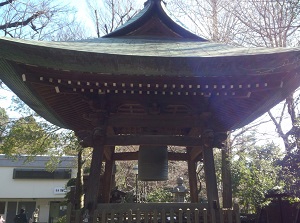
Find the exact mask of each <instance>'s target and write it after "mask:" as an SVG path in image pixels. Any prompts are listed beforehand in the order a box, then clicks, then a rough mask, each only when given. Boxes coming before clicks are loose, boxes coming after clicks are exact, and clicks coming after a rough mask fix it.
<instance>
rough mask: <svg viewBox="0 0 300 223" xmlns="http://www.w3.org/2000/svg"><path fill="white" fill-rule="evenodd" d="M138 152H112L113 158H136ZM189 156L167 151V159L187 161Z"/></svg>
mask: <svg viewBox="0 0 300 223" xmlns="http://www.w3.org/2000/svg"><path fill="white" fill-rule="evenodd" d="M138 154H139V152H123V153H114V154H113V157H112V159H113V160H138ZM188 158H189V156H188V154H187V153H173V152H168V160H174V161H187V160H188Z"/></svg>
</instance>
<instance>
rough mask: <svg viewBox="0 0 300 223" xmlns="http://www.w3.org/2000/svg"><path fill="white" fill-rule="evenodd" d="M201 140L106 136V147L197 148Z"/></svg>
mask: <svg viewBox="0 0 300 223" xmlns="http://www.w3.org/2000/svg"><path fill="white" fill-rule="evenodd" d="M200 143H201V139H200V138H199V137H191V136H164V135H116V136H107V137H106V140H105V142H104V144H105V145H106V146H127V145H153V146H154V145H169V146H171V145H173V146H189V147H190V146H191V147H194V146H199V145H200Z"/></svg>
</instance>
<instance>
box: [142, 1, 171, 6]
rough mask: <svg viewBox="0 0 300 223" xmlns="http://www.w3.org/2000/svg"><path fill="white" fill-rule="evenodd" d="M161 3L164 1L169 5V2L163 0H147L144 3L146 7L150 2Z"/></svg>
mask: <svg viewBox="0 0 300 223" xmlns="http://www.w3.org/2000/svg"><path fill="white" fill-rule="evenodd" d="M151 2H153V3H160V2H163V3H164V4H165V5H167V3H166V2H165V1H163V0H147V1H146V2H145V3H144V7H145V6H146V5H147V4H148V3H151Z"/></svg>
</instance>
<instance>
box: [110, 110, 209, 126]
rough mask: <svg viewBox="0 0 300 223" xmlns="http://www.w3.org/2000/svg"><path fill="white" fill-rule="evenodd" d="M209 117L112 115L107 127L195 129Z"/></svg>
mask: <svg viewBox="0 0 300 223" xmlns="http://www.w3.org/2000/svg"><path fill="white" fill-rule="evenodd" d="M208 117H210V113H208V112H205V113H202V114H201V115H198V116H195V115H194V116H192V115H168V114H166V115H163V114H160V115H153V116H149V115H140V116H139V115H136V114H135V115H114V116H111V117H109V119H108V121H107V123H108V126H114V127H126V126H130V127H148V128H156V127H162V126H167V127H174V128H193V127H194V128H196V127H199V126H201V123H203V120H206V119H207V118H208Z"/></svg>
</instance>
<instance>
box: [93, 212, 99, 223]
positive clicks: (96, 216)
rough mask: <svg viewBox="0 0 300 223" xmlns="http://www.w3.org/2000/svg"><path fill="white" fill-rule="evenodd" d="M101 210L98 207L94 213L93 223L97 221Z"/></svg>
mask: <svg viewBox="0 0 300 223" xmlns="http://www.w3.org/2000/svg"><path fill="white" fill-rule="evenodd" d="M98 214H99V211H98V210H97V209H96V210H95V211H94V214H93V223H97V218H98Z"/></svg>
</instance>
